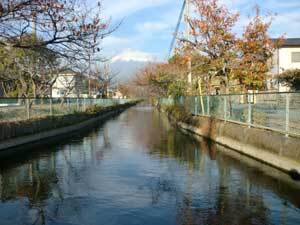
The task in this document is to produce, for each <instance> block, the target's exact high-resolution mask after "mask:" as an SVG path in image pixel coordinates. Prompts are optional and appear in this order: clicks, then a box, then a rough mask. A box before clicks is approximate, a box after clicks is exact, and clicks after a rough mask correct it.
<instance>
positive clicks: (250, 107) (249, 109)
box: [248, 99, 252, 128]
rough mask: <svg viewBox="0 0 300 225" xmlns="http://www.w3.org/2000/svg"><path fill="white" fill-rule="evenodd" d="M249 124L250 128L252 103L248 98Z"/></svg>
mask: <svg viewBox="0 0 300 225" xmlns="http://www.w3.org/2000/svg"><path fill="white" fill-rule="evenodd" d="M248 126H249V128H250V127H251V126H252V105H251V102H250V101H249V99H248Z"/></svg>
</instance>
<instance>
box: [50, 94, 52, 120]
mask: <svg viewBox="0 0 300 225" xmlns="http://www.w3.org/2000/svg"><path fill="white" fill-rule="evenodd" d="M50 116H53V108H52V98H50Z"/></svg>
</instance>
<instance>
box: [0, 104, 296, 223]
mask: <svg viewBox="0 0 300 225" xmlns="http://www.w3.org/2000/svg"><path fill="white" fill-rule="evenodd" d="M37 150H38V151H34V152H33V153H32V154H30V157H29V156H27V157H24V156H22V157H20V158H13V159H9V160H8V159H6V160H2V161H1V162H0V199H1V203H0V224H126V225H127V224H129V225H130V224H164V225H166V224H182V225H188V224H216V225H217V224H218V225H219V224H299V223H300V210H299V207H300V195H299V193H300V192H299V190H300V184H299V183H296V182H293V181H291V180H290V179H289V177H287V176H286V175H284V174H282V173H281V172H279V171H277V170H273V169H271V168H269V167H267V166H264V165H262V164H259V163H257V162H255V161H254V160H250V159H248V158H246V157H244V156H241V155H239V154H237V153H234V152H232V151H231V150H228V149H226V148H224V147H221V146H217V145H215V144H214V143H211V142H209V141H206V140H200V141H199V140H196V139H194V138H192V137H189V136H186V135H184V134H182V133H181V132H178V131H177V130H176V129H174V128H173V127H172V126H171V125H170V124H169V122H168V119H167V118H166V117H165V116H163V115H161V114H160V113H159V112H157V111H153V109H151V108H149V107H136V108H133V109H131V110H129V111H127V112H126V113H123V114H122V115H121V116H120V117H118V118H117V119H114V120H112V121H109V122H108V123H106V124H105V125H104V126H101V127H99V128H97V129H95V130H93V131H92V132H90V133H88V134H84V135H79V136H77V137H74V138H72V139H70V140H66V141H65V142H63V143H60V144H57V145H54V146H47V147H43V148H41V149H37Z"/></svg>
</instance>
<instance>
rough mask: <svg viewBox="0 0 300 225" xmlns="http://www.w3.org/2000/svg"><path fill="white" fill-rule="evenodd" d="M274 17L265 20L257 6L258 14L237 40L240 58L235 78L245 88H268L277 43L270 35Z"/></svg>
mask: <svg viewBox="0 0 300 225" xmlns="http://www.w3.org/2000/svg"><path fill="white" fill-rule="evenodd" d="M271 23H272V18H269V21H267V22H265V21H264V19H263V18H262V16H261V15H260V10H259V7H256V15H255V16H254V17H253V18H252V19H251V21H250V22H249V24H248V25H247V26H246V28H245V31H244V33H243V37H242V38H241V39H239V40H238V41H237V48H238V51H239V56H240V57H239V58H238V59H237V64H236V68H235V70H234V78H236V79H238V80H239V82H240V84H241V85H242V86H243V88H244V89H245V90H249V89H252V90H260V89H265V88H266V81H267V72H268V71H269V70H270V63H269V60H270V59H271V57H272V56H273V53H274V51H275V48H276V47H278V46H277V45H279V44H280V39H279V41H278V42H277V43H276V42H274V41H272V39H271V38H270V37H269V35H268V30H269V28H270V26H271Z"/></svg>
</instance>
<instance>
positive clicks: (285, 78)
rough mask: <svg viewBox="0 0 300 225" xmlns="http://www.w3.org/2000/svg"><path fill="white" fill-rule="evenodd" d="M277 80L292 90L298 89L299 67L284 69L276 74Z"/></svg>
mask: <svg viewBox="0 0 300 225" xmlns="http://www.w3.org/2000/svg"><path fill="white" fill-rule="evenodd" d="M278 81H279V82H282V83H284V84H286V85H288V86H289V87H291V89H293V90H294V91H300V69H292V70H286V71H284V72H283V73H281V74H280V75H279V76H278Z"/></svg>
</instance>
